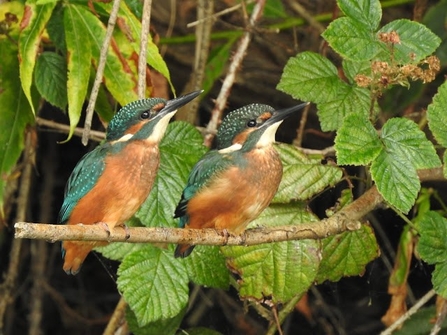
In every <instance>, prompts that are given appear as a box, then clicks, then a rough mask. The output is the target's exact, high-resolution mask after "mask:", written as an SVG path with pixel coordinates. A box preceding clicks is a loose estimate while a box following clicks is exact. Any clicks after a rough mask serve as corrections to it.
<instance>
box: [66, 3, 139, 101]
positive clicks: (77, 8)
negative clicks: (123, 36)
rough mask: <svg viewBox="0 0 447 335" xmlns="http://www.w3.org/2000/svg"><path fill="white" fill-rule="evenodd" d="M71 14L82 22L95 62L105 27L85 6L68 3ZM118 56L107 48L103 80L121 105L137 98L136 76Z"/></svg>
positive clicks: (114, 51)
mask: <svg viewBox="0 0 447 335" xmlns="http://www.w3.org/2000/svg"><path fill="white" fill-rule="evenodd" d="M70 6H71V8H72V13H73V15H76V16H77V18H78V19H79V20H80V22H82V23H83V24H84V28H85V31H86V32H87V35H86V36H85V37H84V38H85V39H89V43H90V45H91V51H92V56H93V59H94V61H95V62H96V64H97V63H98V61H99V53H100V49H101V47H102V43H103V40H104V38H105V34H106V27H105V26H104V24H103V23H102V22H101V21H100V19H99V18H98V17H96V16H95V15H94V14H92V13H91V12H90V11H89V10H88V9H87V8H86V7H84V6H82V5H78V4H73V5H70ZM125 62H126V61H125V60H124V59H123V58H122V57H120V54H119V53H118V50H116V49H113V48H109V50H108V53H107V60H106V64H105V68H104V82H105V85H106V87H107V89H108V90H109V91H110V93H111V94H112V95H113V97H114V98H115V99H116V100H117V101H118V102H119V104H121V105H122V106H124V105H126V104H127V103H129V102H131V101H134V100H137V99H138V96H137V93H136V91H135V90H136V77H135V75H134V74H133V73H131V72H129V71H128V68H129V67H128V64H126V63H125Z"/></svg>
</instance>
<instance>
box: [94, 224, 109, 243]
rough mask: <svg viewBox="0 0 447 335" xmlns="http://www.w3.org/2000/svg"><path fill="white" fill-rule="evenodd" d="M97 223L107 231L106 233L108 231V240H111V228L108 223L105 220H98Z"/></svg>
mask: <svg viewBox="0 0 447 335" xmlns="http://www.w3.org/2000/svg"><path fill="white" fill-rule="evenodd" d="M96 224H97V225H98V226H100V227H101V228H103V229H104V230H105V231H106V233H107V241H108V242H110V239H109V238H110V228H109V225H108V224H107V223H105V222H97V223H96Z"/></svg>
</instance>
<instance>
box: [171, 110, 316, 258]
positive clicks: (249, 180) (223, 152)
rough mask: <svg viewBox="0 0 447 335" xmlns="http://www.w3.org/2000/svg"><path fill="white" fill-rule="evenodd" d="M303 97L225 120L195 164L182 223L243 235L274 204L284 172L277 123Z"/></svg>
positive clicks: (184, 251) (187, 250) (182, 247)
mask: <svg viewBox="0 0 447 335" xmlns="http://www.w3.org/2000/svg"><path fill="white" fill-rule="evenodd" d="M306 105H308V103H303V104H300V105H297V106H293V107H290V108H286V109H281V110H275V109H274V108H272V107H271V106H268V105H264V104H251V105H248V106H245V107H242V108H240V109H237V110H235V111H233V112H230V113H229V114H228V115H227V116H226V117H225V118H224V119H223V121H222V124H221V125H220V127H219V129H218V131H217V135H216V142H217V147H216V149H214V150H211V151H209V152H208V153H206V154H205V155H204V156H203V158H202V159H201V160H200V161H199V162H198V163H197V164H196V165H195V166H194V167H193V169H192V170H191V173H190V175H189V178H188V182H187V185H186V187H185V189H184V190H183V193H182V196H181V199H180V202H179V204H178V205H177V207H176V209H175V213H174V218H180V220H179V226H180V227H181V228H196V229H201V228H215V229H223V230H226V231H228V232H229V233H232V234H235V235H239V234H241V233H242V232H243V231H244V230H245V228H246V227H247V225H248V224H249V223H250V222H251V221H253V220H254V219H255V218H257V217H258V216H259V214H261V212H262V211H263V210H264V209H265V208H266V207H267V206H268V205H269V204H270V202H271V200H272V198H273V196H274V195H275V193H276V191H277V190H278V186H279V183H280V182H281V178H282V173H283V169H282V164H281V160H280V158H279V154H278V152H277V151H276V150H275V149H274V147H273V143H274V142H275V134H276V131H277V129H278V127H279V125H280V124H281V123H282V122H283V121H284V119H285V118H287V117H288V116H290V115H291V114H292V113H293V112H295V111H298V110H300V109H302V108H303V107H305V106H306ZM193 248H194V245H189V244H179V245H178V246H177V248H176V249H175V252H174V256H175V257H187V256H189V255H190V254H191V252H192V250H193Z"/></svg>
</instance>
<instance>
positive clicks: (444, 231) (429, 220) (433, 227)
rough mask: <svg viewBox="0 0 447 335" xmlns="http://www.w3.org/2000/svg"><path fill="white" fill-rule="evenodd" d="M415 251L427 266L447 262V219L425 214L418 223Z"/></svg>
mask: <svg viewBox="0 0 447 335" xmlns="http://www.w3.org/2000/svg"><path fill="white" fill-rule="evenodd" d="M419 234H420V238H419V243H418V246H417V250H418V253H419V255H420V256H421V258H422V259H423V260H424V261H426V262H427V263H429V264H435V263H442V262H446V261H447V219H445V218H444V217H442V216H441V215H440V214H438V213H436V212H433V211H430V212H427V213H426V214H425V215H424V216H423V217H422V218H421V219H420V221H419Z"/></svg>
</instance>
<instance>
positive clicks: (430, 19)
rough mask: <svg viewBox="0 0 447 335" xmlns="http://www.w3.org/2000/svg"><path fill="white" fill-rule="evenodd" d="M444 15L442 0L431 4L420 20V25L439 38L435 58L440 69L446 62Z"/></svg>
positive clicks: (446, 2) (446, 12)
mask: <svg viewBox="0 0 447 335" xmlns="http://www.w3.org/2000/svg"><path fill="white" fill-rule="evenodd" d="M446 14H447V1H445V0H442V1H438V2H437V3H436V4H433V6H430V7H429V8H428V9H427V12H426V14H425V15H424V17H423V19H422V23H423V24H425V26H426V27H427V28H429V29H430V30H431V31H432V32H433V33H435V34H436V35H437V36H439V37H440V38H441V44H440V45H439V47H438V49H436V56H437V57H438V58H439V59H440V61H441V67H443V66H444V65H445V64H446V62H447V31H446V29H445V21H446V17H447V15H446Z"/></svg>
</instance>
